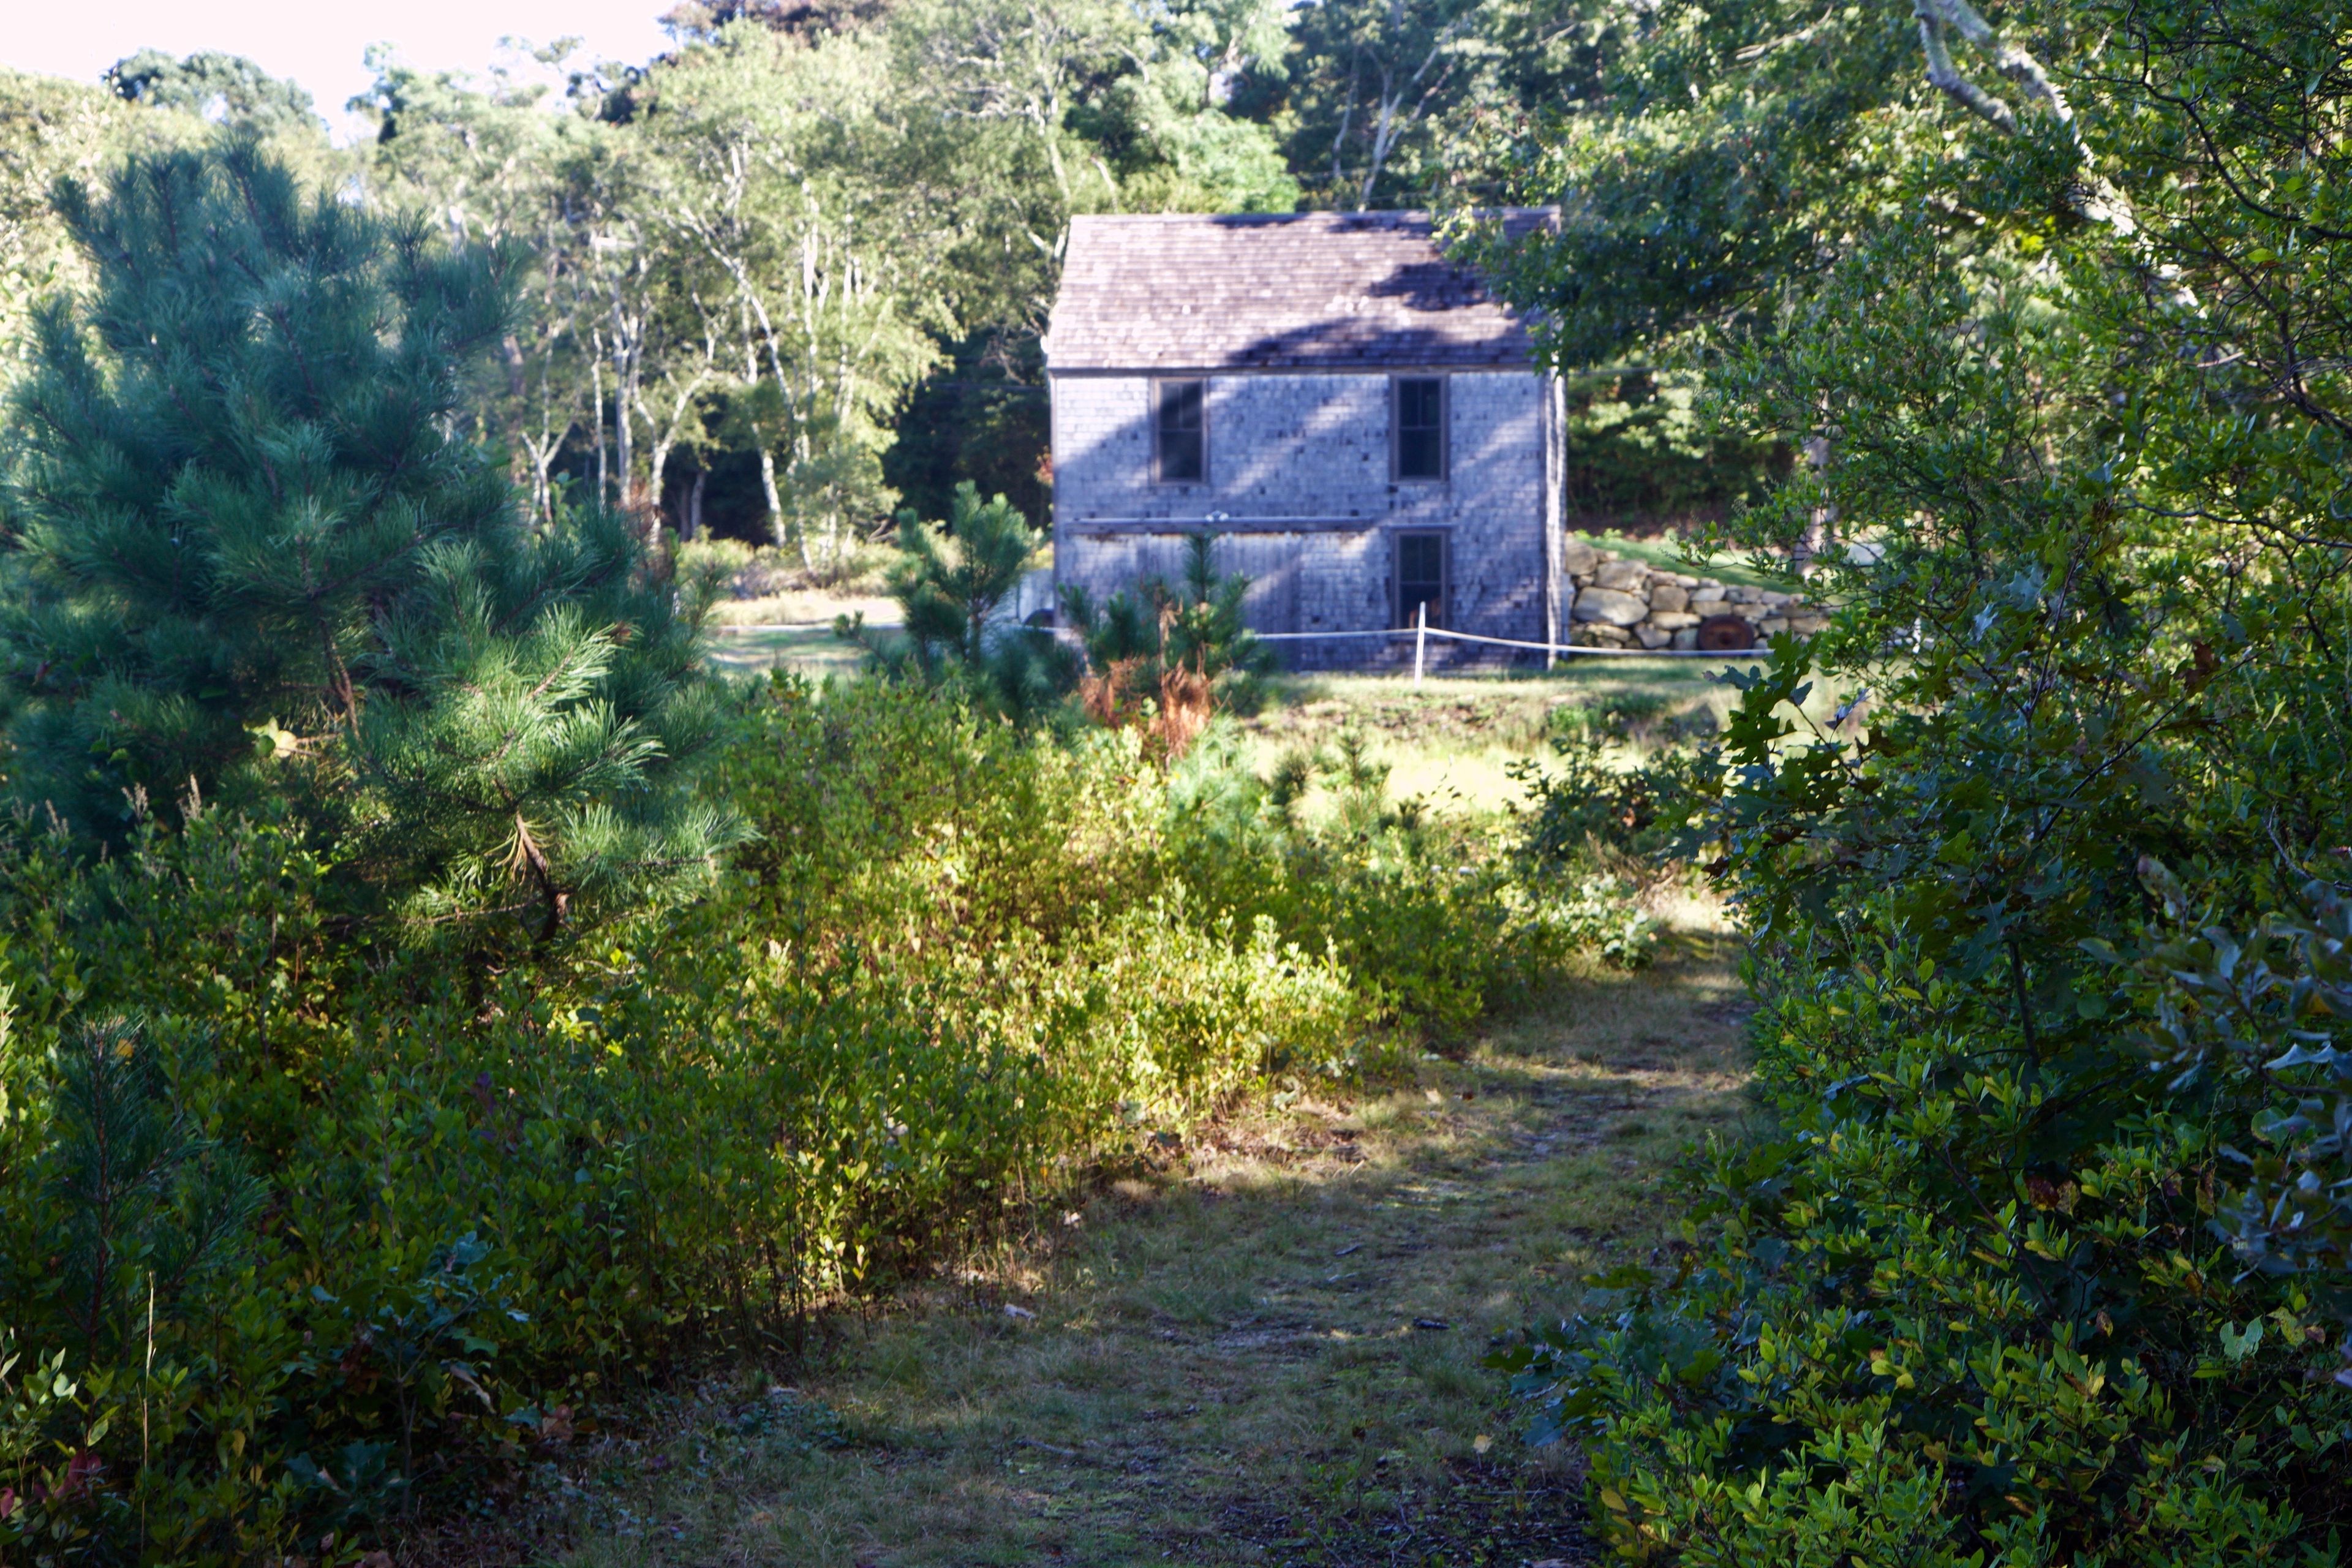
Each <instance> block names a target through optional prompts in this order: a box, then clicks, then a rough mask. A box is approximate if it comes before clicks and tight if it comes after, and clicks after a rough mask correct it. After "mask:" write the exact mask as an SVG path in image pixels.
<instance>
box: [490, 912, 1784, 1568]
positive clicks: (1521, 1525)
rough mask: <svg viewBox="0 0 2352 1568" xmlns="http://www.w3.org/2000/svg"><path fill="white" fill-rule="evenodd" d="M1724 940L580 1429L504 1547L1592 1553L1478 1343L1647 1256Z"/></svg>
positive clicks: (1092, 1564)
mask: <svg viewBox="0 0 2352 1568" xmlns="http://www.w3.org/2000/svg"><path fill="white" fill-rule="evenodd" d="M1732 958H1733V943H1732V942H1731V940H1730V939H1728V938H1727V937H1724V936H1722V935H1719V934H1717V933H1713V932H1696V933H1686V934H1685V935H1684V936H1683V937H1682V938H1680V939H1679V940H1678V941H1677V942H1676V943H1675V945H1674V946H1673V947H1672V948H1671V949H1670V951H1669V952H1667V953H1666V954H1665V956H1664V958H1663V959H1662V962H1661V963H1659V964H1658V965H1657V966H1656V967H1655V968H1654V969H1652V970H1651V971H1649V972H1647V973H1643V974H1639V975H1631V976H1628V975H1619V974H1611V973H1605V972H1595V973H1591V974H1590V975H1587V976H1585V977H1583V978H1582V979H1581V980H1580V981H1579V982H1578V983H1577V984H1574V985H1572V986H1570V987H1568V988H1566V989H1565V990H1564V991H1563V992H1562V994H1559V996H1558V997H1556V998H1555V999H1554V1000H1553V1001H1552V1002H1551V1003H1550V1004H1549V1005H1547V1006H1546V1007H1544V1008H1541V1009H1538V1010H1535V1011H1533V1012H1531V1013H1530V1014H1529V1015H1528V1016H1522V1017H1519V1018H1517V1019H1512V1020H1506V1021H1504V1022H1502V1023H1500V1024H1498V1025H1497V1026H1496V1027H1495V1029H1494V1030H1493V1031H1492V1032H1491V1033H1490V1034H1489V1035H1488V1037H1486V1038H1485V1039H1484V1040H1482V1041H1481V1042H1480V1043H1479V1045H1478V1047H1476V1049H1475V1051H1473V1052H1472V1054H1471V1056H1470V1058H1469V1059H1468V1060H1466V1061H1465V1062H1461V1063H1454V1062H1438V1061H1434V1060H1432V1061H1426V1062H1424V1063H1423V1066H1422V1068H1421V1071H1420V1079H1419V1081H1418V1082H1416V1083H1414V1084H1412V1085H1411V1086H1409V1087H1403V1088H1400V1089H1396V1090H1394V1091H1392V1092H1390V1093H1388V1094H1386V1095H1384V1096H1382V1097H1381V1098H1377V1099H1368V1100H1360V1101H1358V1102H1356V1103H1354V1104H1351V1105H1347V1106H1339V1105H1332V1104H1322V1103H1316V1102H1313V1101H1310V1100H1303V1099H1302V1100H1296V1101H1293V1102H1292V1103H1289V1104H1287V1105H1285V1106H1281V1107H1278V1108H1276V1109H1272V1110H1267V1111H1266V1112H1265V1113H1264V1114H1263V1115H1262V1116H1260V1117H1258V1118H1256V1119H1255V1120H1251V1121H1243V1122H1234V1123H1228V1124H1226V1125H1224V1126H1223V1127H1221V1128H1220V1129H1218V1130H1217V1131H1216V1133H1215V1135H1214V1136H1213V1139H1211V1140H1209V1141H1204V1142H1202V1143H1201V1144H1200V1145H1198V1146H1196V1147H1192V1148H1190V1149H1186V1150H1182V1151H1181V1152H1171V1155H1170V1158H1169V1160H1168V1162H1167V1168H1165V1169H1164V1170H1149V1169H1145V1168H1142V1167H1139V1169H1138V1171H1137V1173H1135V1174H1133V1175H1131V1176H1129V1178H1127V1179H1123V1180H1119V1181H1118V1182H1116V1183H1114V1184H1111V1185H1109V1186H1108V1187H1106V1188H1105V1189H1103V1190H1102V1191H1101V1192H1100V1193H1099V1194H1097V1196H1096V1197H1095V1198H1094V1199H1093V1200H1092V1201H1091V1202H1089V1203H1088V1204H1087V1205H1086V1207H1085V1208H1084V1209H1083V1210H1071V1211H1069V1212H1067V1213H1066V1214H1064V1215H1060V1216H1059V1218H1060V1220H1061V1223H1060V1224H1059V1225H1058V1226H1055V1227H1053V1230H1052V1234H1051V1235H1050V1237H1045V1238H1039V1239H1037V1240H1034V1241H1033V1242H1032V1243H1031V1244H1030V1245H1028V1246H1025V1247H1022V1248H1019V1249H1018V1250H1011V1249H1008V1251H1007V1252H1006V1253H1005V1254H1004V1255H1003V1256H1001V1257H998V1258H993V1259H980V1260H973V1263H972V1265H971V1267H968V1268H967V1269H966V1270H965V1271H964V1273H963V1274H962V1276H961V1279H959V1280H957V1281H955V1282H953V1283H943V1284H941V1285H940V1286H939V1287H937V1288H936V1289H932V1290H930V1291H929V1292H927V1293H923V1294H919V1295H910V1296H908V1297H906V1298H903V1299H902V1300H900V1301H899V1302H898V1304H897V1306H896V1308H895V1309H894V1310H891V1311H889V1312H888V1313H887V1314H884V1315H881V1316H878V1317H876V1318H873V1319H871V1320H856V1321H849V1322H846V1323H844V1324H840V1325H837V1326H836V1328H835V1330H834V1331H833V1334H832V1338H831V1340H830V1342H828V1343H827V1344H826V1345H825V1346H824V1348H823V1349H822V1350H820V1351H819V1352H816V1353H815V1354H814V1355H813V1356H812V1357H811V1358H810V1359H809V1361H808V1363H806V1364H805V1365H804V1366H803V1368H802V1370H801V1371H799V1372H798V1373H795V1374H794V1380H793V1384H792V1385H791V1386H790V1387H782V1386H775V1385H771V1384H769V1382H768V1380H766V1379H759V1380H756V1381H754V1382H751V1383H740V1382H739V1383H734V1384H725V1385H712V1386H709V1387H708V1388H706V1389H704V1390H702V1391H701V1392H700V1393H699V1394H696V1395H695V1396H693V1397H692V1398H691V1399H689V1400H687V1401H685V1402H684V1403H682V1404H681V1405H679V1406H678V1407H677V1408H676V1409H675V1410H673V1411H671V1412H669V1419H667V1420H665V1421H663V1422H661V1423H660V1426H662V1427H663V1428H664V1429H666V1430H668V1431H670V1432H672V1433H675V1434H677V1436H672V1437H670V1438H668V1439H667V1440H666V1441H661V1442H652V1441H641V1440H634V1439H628V1438H623V1437H618V1436H606V1437H603V1438H594V1437H591V1438H586V1439H583V1440H582V1441H581V1442H579V1443H577V1444H575V1445H574V1450H575V1451H574V1452H573V1453H572V1455H571V1456H570V1457H569V1458H567V1459H566V1460H565V1461H564V1463H563V1465H562V1469H563V1470H564V1472H565V1473H566V1475H567V1476H568V1477H569V1480H568V1481H567V1483H566V1485H565V1490H566V1492H567V1493H568V1498H567V1500H565V1501H563V1502H562V1503H560V1504H558V1505H557V1507H558V1509H559V1510H560V1511H561V1512H562V1515H563V1517H562V1518H561V1519H556V1518H553V1517H551V1518H550V1519H549V1520H548V1521H546V1522H547V1524H548V1525H550V1526H552V1527H553V1529H552V1532H551V1534H549V1535H547V1536H543V1537H541V1540H540V1542H537V1543H536V1544H535V1545H534V1544H530V1543H526V1542H511V1543H510V1546H511V1547H512V1548H514V1549H519V1550H517V1551H514V1552H499V1553H497V1554H498V1555H504V1556H506V1557H507V1560H509V1561H513V1560H515V1557H516V1556H517V1555H528V1556H531V1557H537V1558H539V1559H540V1560H541V1561H546V1560H547V1559H548V1558H549V1557H551V1556H552V1557H556V1558H559V1559H561V1560H563V1561H566V1562H568V1563H572V1564H576V1565H577V1568H622V1565H630V1568H635V1565H639V1564H653V1563H660V1564H719V1563H728V1564H733V1563H761V1564H793V1565H799V1564H810V1565H823V1568H868V1565H870V1568H915V1565H919V1564H921V1565H932V1564H936V1565H941V1568H945V1565H950V1564H953V1565H959V1568H961V1565H965V1564H974V1565H977V1564H1000V1563H1002V1564H1012V1563H1024V1564H1025V1563H1073V1564H1086V1565H1087V1568H1114V1565H1118V1564H1127V1563H1137V1564H1143V1563H1151V1564H1158V1563H1188V1564H1204V1565H1206V1564H1224V1563H1270V1564H1331V1565H1334V1568H1356V1565H1371V1564H1382V1565H1386V1564H1405V1563H1411V1564H1426V1563H1444V1564H1447V1565H1449V1568H1467V1565H1471V1564H1482V1563H1494V1564H1510V1565H1512V1568H1525V1565H1527V1564H1529V1563H1543V1562H1546V1561H1549V1560H1559V1561H1561V1562H1565V1563H1575V1562H1580V1561H1584V1560H1587V1559H1588V1558H1589V1557H1590V1555H1591V1552H1590V1550H1589V1548H1588V1547H1587V1545H1586V1543H1585V1542H1584V1540H1583V1537H1582V1533H1581V1531H1580V1527H1579V1524H1578V1522H1577V1521H1578V1518H1579V1515H1580V1501H1579V1500H1578V1492H1579V1489H1578V1487H1577V1485H1576V1479H1577V1478H1576V1475H1575V1461H1574V1457H1573V1456H1572V1455H1566V1454H1559V1453H1557V1452H1555V1453H1549V1454H1533V1453H1529V1452H1528V1450H1526V1449H1525V1448H1524V1447H1522V1445H1521V1444H1520V1443H1519V1441H1518V1439H1517V1436H1516V1431H1517V1427H1516V1425H1515V1417H1514V1415H1513V1414H1512V1413H1511V1412H1509V1411H1508V1410H1507V1409H1506V1408H1505V1407H1504V1405H1503V1402H1502V1400H1501V1398H1500V1394H1501V1388H1500V1384H1499V1379H1498V1376H1497V1374H1496V1373H1491V1372H1488V1371H1487V1370H1486V1369H1485V1368H1483V1367H1482V1366H1481V1365H1480V1364H1479V1362H1480V1359H1481V1358H1482V1357H1483V1356H1485V1355H1486V1354H1487V1353H1488V1352H1489V1351H1490V1349H1491V1347H1492V1344H1493V1342H1494V1341H1495V1339H1496V1336H1500V1335H1504V1334H1507V1333H1508V1332H1509V1331H1512V1330H1513V1329H1515V1328H1517V1327H1518V1326H1519V1325H1521V1324H1523V1323H1525V1322H1527V1321H1529V1320H1531V1319H1533V1318H1537V1317H1540V1316H1542V1315H1543V1314H1545V1313H1547V1312H1551V1313H1557V1312H1558V1311H1559V1310H1561V1309H1562V1308H1563V1306H1565V1305H1567V1304H1570V1303H1571V1302H1572V1300H1573V1299H1574V1296H1575V1293H1576V1290H1577V1289H1578V1287H1577V1283H1576V1282H1577V1281H1578V1279H1580V1276H1582V1275H1584V1274H1586V1273H1589V1272H1591V1271H1592V1270H1594V1269H1596V1268H1606V1267H1608V1266H1610V1265H1611V1264H1612V1263H1614V1262H1618V1261H1625V1260H1631V1259H1638V1258H1648V1257H1649V1256H1650V1255H1651V1253H1652V1250H1653V1248H1654V1247H1655V1246H1656V1245H1657V1243H1658V1241H1659V1239H1660V1237H1661V1235H1662V1232H1663V1231H1664V1228H1665V1227H1666V1226H1668V1225H1669V1224H1670V1222H1671V1204H1670V1199H1669V1196H1668V1194H1669V1192H1670V1188H1669V1186H1668V1184H1667V1183H1666V1182H1665V1181H1664V1173H1665V1172H1666V1171H1667V1169H1668V1167H1669V1166H1670V1165H1671V1163H1673V1161H1674V1159H1675V1154H1676V1152H1677V1151H1678V1150H1679V1149H1681V1148H1682V1147H1683V1146H1684V1145H1685V1144H1686V1143H1687V1142H1690V1141H1691V1140H1692V1139H1693V1138H1694V1137H1696V1135H1698V1134H1700V1133H1702V1132H1703V1131H1706V1129H1707V1128H1709V1127H1711V1126H1717V1125H1722V1124H1724V1123H1726V1122H1727V1121H1730V1120H1731V1119H1733V1118H1735V1117H1737V1116H1738V1114H1739V1110H1740V1107H1741V1104H1742V1099H1741V1095H1740V1091H1739V1090H1740V1083H1741V1077H1742V1075H1741V1072H1740V1069H1739V1067H1738V1063H1739V1059H1740V1044H1739V1035H1738V1017H1739V1013H1740V1005H1739V1001H1738V997H1739V991H1738V984H1737V981H1736V979H1735V977H1734V975H1733V973H1732ZM518 1528H520V1526H519V1527H518ZM559 1542H560V1543H561V1544H559ZM482 1544H486V1543H483V1542H479V1539H478V1538H477V1547H478V1548H479V1546H480V1545H482ZM467 1554H468V1555H473V1553H467ZM477 1560H479V1558H477Z"/></svg>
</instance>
